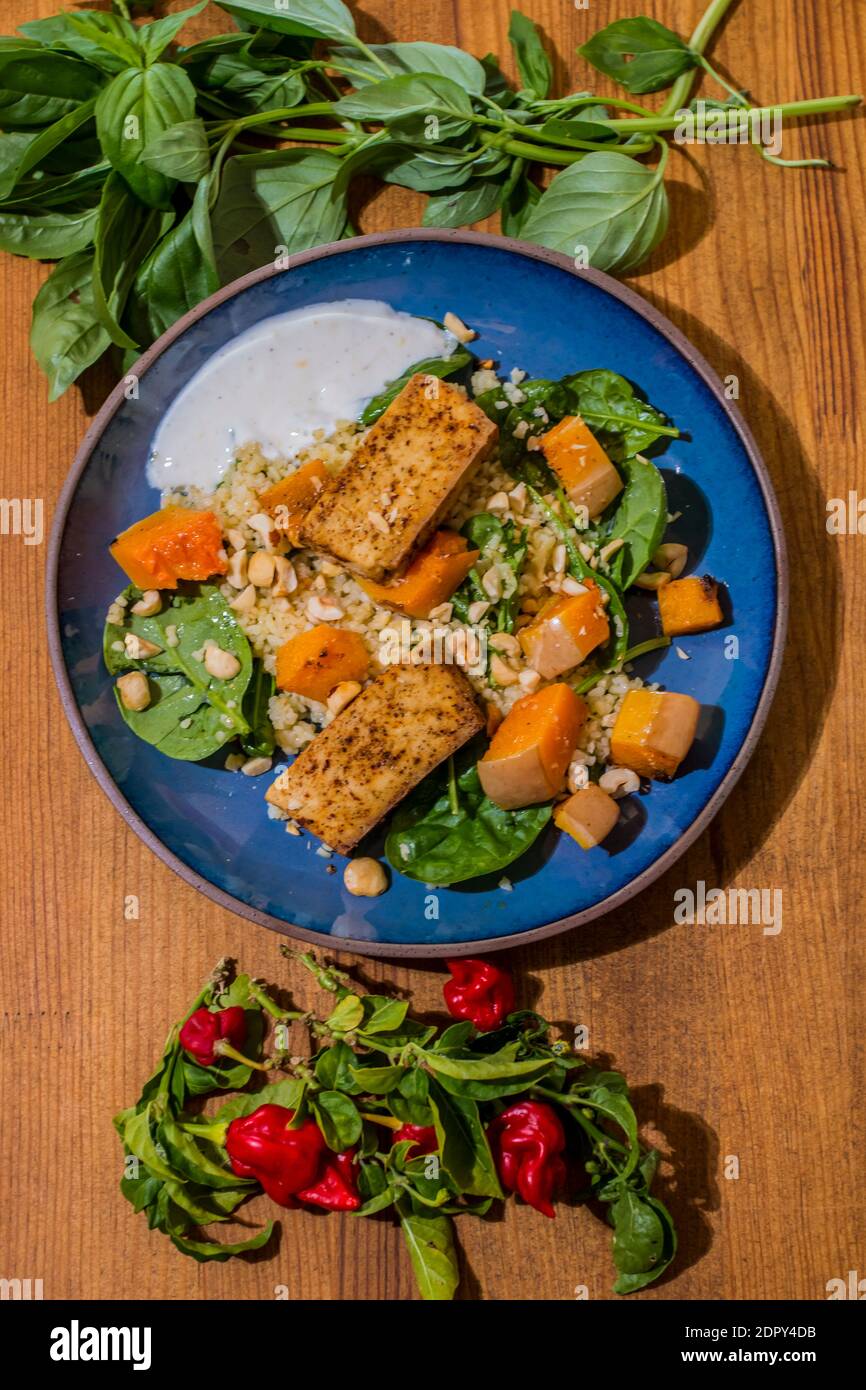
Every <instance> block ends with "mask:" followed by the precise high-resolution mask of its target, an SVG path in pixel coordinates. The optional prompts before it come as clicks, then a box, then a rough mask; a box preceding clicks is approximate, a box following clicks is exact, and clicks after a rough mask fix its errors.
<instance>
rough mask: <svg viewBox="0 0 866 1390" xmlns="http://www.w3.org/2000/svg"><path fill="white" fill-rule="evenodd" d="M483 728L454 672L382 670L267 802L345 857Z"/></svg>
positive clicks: (290, 770) (309, 747) (270, 793)
mask: <svg viewBox="0 0 866 1390" xmlns="http://www.w3.org/2000/svg"><path fill="white" fill-rule="evenodd" d="M483 727H484V716H483V715H482V713H481V710H480V709H479V707H478V704H477V703H476V700H475V696H474V694H473V691H472V687H471V685H470V684H469V682H468V680H467V679H466V677H465V676H464V674H463V672H462V671H461V670H459V669H458V668H457V667H455V666H389V667H388V668H387V669H386V670H385V671H384V672H383V673H382V675H381V676H377V677H376V679H375V680H374V681H371V683H370V684H369V685H368V686H366V687H365V689H364V690H362V691H361V694H360V695H358V696H357V697H356V698H355V699H354V700H353V701H352V703H351V704H350V705H348V706H347V707H346V709H344V710H343V711H342V712H341V713H340V714H338V715H337V717H336V719H335V720H334V721H333V723H331V724H329V725H328V726H327V728H325V729H323V730H322V732H321V733H320V734H318V735H317V736H316V738H314V739H313V741H312V743H310V744H308V745H307V747H306V748H305V749H304V750H303V752H301V753H299V754H298V756H297V758H296V759H295V761H294V762H293V763H292V765H291V767H288V768H286V770H285V772H283V773H282V774H281V775H280V776H279V777H278V778H277V779H276V781H275V782H274V783H273V784H272V786H271V787H270V788H269V789H268V791H267V793H266V796H267V800H268V801H270V802H272V803H273V804H274V805H275V806H279V807H280V809H281V810H283V811H285V812H286V813H287V814H288V815H289V816H291V817H292V819H293V820H295V821H297V823H298V825H301V826H303V827H304V828H305V829H306V830H310V831H312V833H313V834H314V835H317V836H318V837H319V839H320V840H324V842H325V844H327V845H330V846H331V848H332V849H335V850H338V851H339V852H340V853H341V854H348V852H349V850H351V849H353V848H354V847H355V845H356V844H357V843H358V841H359V840H361V839H363V837H364V836H365V835H366V834H367V832H368V831H370V830H372V829H373V827H374V826H375V825H377V824H378V822H379V821H380V820H381V819H382V817H383V816H386V815H387V814H388V812H389V811H390V810H392V809H393V807H394V806H396V805H397V803H398V802H400V801H402V800H403V797H404V796H406V794H407V793H408V792H410V791H411V790H412V788H413V787H414V786H417V784H418V783H419V782H420V781H421V779H422V778H424V777H426V776H427V774H428V772H432V770H433V768H434V767H436V766H437V765H438V764H439V763H441V762H442V761H443V759H445V758H447V757H448V756H449V755H450V754H451V753H454V752H456V750H457V749H458V748H460V747H462V745H463V744H464V743H466V742H467V740H468V739H470V738H471V737H472V736H473V734H477V733H479V732H480V730H481V729H482V728H483Z"/></svg>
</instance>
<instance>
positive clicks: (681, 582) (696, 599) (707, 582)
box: [658, 574, 724, 637]
mask: <svg viewBox="0 0 866 1390" xmlns="http://www.w3.org/2000/svg"><path fill="white" fill-rule="evenodd" d="M658 599H659V616H660V618H661V621H662V632H664V634H665V636H666V637H680V636H682V634H683V633H686V632H706V631H707V629H708V628H711V627H718V625H719V623H721V622H724V614H723V612H722V605H721V604H720V603H719V586H718V584H717V583H716V581H715V579H712V578H711V577H710V575H708V574H705V575H697V574H690V575H688V576H687V577H686V578H685V579H672V580H671V582H670V584H665V585H663V587H662V588H661V589H659V591H658Z"/></svg>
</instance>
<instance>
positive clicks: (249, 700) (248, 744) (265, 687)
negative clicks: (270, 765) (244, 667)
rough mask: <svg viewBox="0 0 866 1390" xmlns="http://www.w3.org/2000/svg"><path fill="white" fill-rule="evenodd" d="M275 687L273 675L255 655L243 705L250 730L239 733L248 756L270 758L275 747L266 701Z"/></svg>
mask: <svg viewBox="0 0 866 1390" xmlns="http://www.w3.org/2000/svg"><path fill="white" fill-rule="evenodd" d="M276 688H277V683H276V681H275V680H274V677H273V675H272V674H271V672H270V671H266V670H265V667H264V663H263V662H262V660H261V659H260V658H259V657H256V658H255V660H254V661H253V675H252V680H251V681H250V683H249V685H248V686H247V691H246V694H245V695H244V705H243V710H244V718H245V719H246V721H247V723H248V724H249V726H250V731H249V733H248V734H242V735H241V747H242V748H243V750H244V752H245V753H246V755H247V757H249V758H270V757H271V755H272V754H273V751H274V748H275V747H276V737H275V735H274V726H273V724H272V723H271V716H270V714H269V713H268V701H269V700H270V698H271V696H272V695H273V694H274V693H275V691H276Z"/></svg>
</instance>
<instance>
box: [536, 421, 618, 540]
mask: <svg viewBox="0 0 866 1390" xmlns="http://www.w3.org/2000/svg"><path fill="white" fill-rule="evenodd" d="M541 448H542V450H543V452H544V457H545V458H546V459H547V462H548V463H549V464H550V466H551V468H552V469H553V471H554V473H555V474H556V476H557V477H558V478H559V480H560V482H561V483H562V486H563V487H564V488H565V491H566V494H567V496H568V499H569V501H570V502H571V503H572V504H573V505H574V506H575V507H586V510H587V512H588V514H589V516H590V517H596V516H601V513H602V512H603V511H604V510H605V508H606V507H609V506H610V504H611V502H612V501H613V499H614V498H615V497H617V496H618V495H619V494H620V493H621V492H622V488H623V481H622V478H621V477H620V476H619V473H618V472H617V470H616V469H615V468H614V466H613V464H612V463H611V461H610V459H609V458H608V456H607V454H606V453H605V452H604V449H603V448H602V447H601V445H600V444H599V442H598V440H597V439H596V437H595V435H594V434H593V433H592V430H590V429H589V427H588V426H587V425H585V424H584V422H583V420H581V418H580V416H579V415H566V416H565V418H564V419H562V420H560V422H559V424H558V425H554V426H553V429H550V430H548V431H547V433H546V434H543V435H542V436H541Z"/></svg>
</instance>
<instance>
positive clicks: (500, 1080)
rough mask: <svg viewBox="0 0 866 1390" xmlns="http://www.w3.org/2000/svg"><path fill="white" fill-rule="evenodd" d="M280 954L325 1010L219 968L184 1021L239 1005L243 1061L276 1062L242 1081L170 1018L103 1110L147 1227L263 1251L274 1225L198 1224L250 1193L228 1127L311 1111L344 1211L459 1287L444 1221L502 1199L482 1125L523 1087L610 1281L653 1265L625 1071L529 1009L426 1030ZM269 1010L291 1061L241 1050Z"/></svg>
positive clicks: (650, 1158)
mask: <svg viewBox="0 0 866 1390" xmlns="http://www.w3.org/2000/svg"><path fill="white" fill-rule="evenodd" d="M281 950H282V952H283V954H284V955H286V956H287V957H289V958H290V959H292V960H294V961H296V962H298V963H299V964H300V965H302V966H303V967H304V968H305V969H307V970H308V971H309V972H310V973H311V974H312V975H313V976H314V978H315V980H316V982H317V983H318V985H319V987H320V988H321V989H322V990H324V991H325V992H327V993H328V994H330V995H331V997H332V1004H331V1007H330V1011H329V1012H328V1011H326V1012H324V1014H323V1015H322V1016H318V1015H317V1014H315V1013H313V1012H309V1011H301V1010H298V1009H284V1008H282V1007H281V1006H280V1005H279V1004H277V1003H276V1001H275V1000H274V998H273V997H272V995H271V994H270V993H269V992H268V991H267V990H266V989H265V988H264V986H263V985H262V984H261V983H260V982H258V981H255V980H251V979H250V978H249V977H248V976H246V975H238V976H237V978H236V979H234V980H233V981H232V980H231V978H230V974H229V972H228V969H227V966H226V963H225V962H220V964H219V966H218V967H217V970H216V971H215V972H214V974H213V976H211V978H210V979H209V980H208V981H207V983H206V985H205V987H204V989H203V990H202V992H201V993H200V994H199V995H198V997H197V999H196V1000H195V1001H194V1003H193V1005H192V1006H191V1008H190V1009H189V1010H188V1011H187V1013H186V1015H185V1018H188V1017H189V1015H190V1014H191V1013H192V1012H193V1011H194V1010H195V1009H197V1008H199V1007H201V1006H202V1005H204V1006H207V1007H212V1008H216V1009H222V1008H226V1007H229V1006H231V1005H238V1004H240V1005H241V1006H242V1007H243V1008H244V1009H245V1011H246V1018H247V1044H246V1047H247V1051H248V1052H250V1053H251V1060H253V1061H254V1062H255V1066H256V1068H257V1070H258V1071H259V1072H261V1071H267V1070H271V1069H280V1070H282V1071H283V1072H284V1073H286V1074H285V1075H284V1076H283V1077H282V1078H281V1079H279V1080H277V1081H274V1082H272V1083H271V1084H270V1085H265V1086H264V1087H261V1086H259V1088H257V1089H254V1090H251V1089H249V1083H250V1081H251V1078H252V1075H253V1073H252V1071H251V1069H250V1067H248V1066H246V1067H245V1066H241V1065H240V1064H234V1063H232V1062H231V1060H230V1059H223V1060H220V1062H219V1063H218V1064H217V1065H216V1066H214V1067H210V1068H203V1067H200V1066H199V1065H198V1064H197V1063H195V1062H193V1061H191V1059H190V1058H189V1057H188V1056H187V1055H186V1054H185V1053H184V1052H183V1049H182V1048H181V1046H180V1042H179V1032H180V1024H178V1025H176V1026H175V1027H174V1028H173V1029H172V1030H171V1033H170V1034H169V1038H168V1042H167V1044H166V1047H165V1050H164V1052H163V1056H162V1059H161V1061H160V1063H159V1066H158V1068H157V1070H156V1071H155V1073H154V1075H153V1076H152V1077H151V1078H150V1080H149V1081H148V1082H147V1083H146V1085H145V1087H144V1089H143V1091H142V1094H141V1097H140V1098H139V1100H138V1102H137V1103H136V1105H135V1106H133V1107H132V1108H130V1109H129V1110H124V1111H122V1112H121V1114H119V1115H118V1116H116V1118H115V1121H114V1123H115V1127H116V1128H117V1130H118V1133H119V1134H120V1137H121V1140H122V1142H123V1146H124V1153H125V1155H126V1157H125V1166H124V1176H123V1179H122V1181H121V1191H122V1192H123V1195H124V1196H125V1197H126V1198H127V1200H128V1201H130V1202H131V1203H132V1205H133V1207H134V1209H135V1210H136V1211H144V1212H145V1213H146V1215H147V1220H148V1225H149V1226H150V1228H151V1229H156V1230H161V1231H163V1232H164V1233H165V1234H167V1235H168V1236H170V1238H171V1239H172V1241H173V1243H174V1244H175V1246H176V1247H177V1248H178V1249H179V1250H180V1251H182V1253H184V1254H186V1255H190V1256H191V1257H192V1258H194V1259H196V1260H199V1261H208V1260H225V1259H228V1258H229V1257H230V1256H233V1255H239V1254H244V1253H246V1252H247V1251H250V1250H256V1249H259V1248H261V1247H262V1246H264V1245H266V1244H267V1243H268V1241H269V1240H270V1237H271V1233H272V1229H273V1225H272V1223H271V1222H268V1224H267V1225H266V1226H265V1227H264V1228H262V1229H261V1230H258V1231H256V1232H255V1234H254V1235H252V1236H251V1237H247V1238H245V1239H242V1240H239V1241H235V1242H224V1241H217V1240H214V1239H212V1238H208V1236H207V1234H206V1232H205V1231H203V1230H202V1229H201V1228H202V1227H207V1226H208V1225H210V1224H211V1223H224V1222H227V1221H229V1220H231V1218H232V1217H234V1216H235V1215H236V1213H237V1212H238V1209H239V1207H240V1206H241V1204H242V1203H243V1202H244V1201H245V1200H246V1199H247V1198H249V1197H251V1196H254V1195H256V1194H257V1193H258V1191H259V1188H258V1185H257V1184H256V1183H255V1182H254V1181H252V1180H250V1179H246V1178H239V1177H237V1176H236V1175H235V1174H234V1173H233V1172H232V1169H231V1165H230V1163H229V1161H228V1156H227V1154H226V1150H225V1137H226V1132H227V1129H228V1126H229V1124H230V1123H231V1121H232V1120H234V1119H237V1118H239V1117H241V1116H245V1115H249V1114H251V1113H252V1112H254V1111H255V1110H256V1109H257V1108H258V1107H259V1106H260V1105H262V1104H265V1103H268V1104H275V1105H282V1106H285V1107H286V1108H287V1109H290V1110H292V1111H294V1119H293V1121H292V1123H293V1125H295V1124H299V1123H301V1122H302V1121H303V1120H304V1119H306V1118H312V1119H313V1120H315V1122H316V1124H317V1125H318V1126H319V1128H320V1130H321V1131H322V1134H323V1136H324V1139H325V1142H326V1144H327V1145H328V1147H329V1148H330V1149H331V1150H333V1151H345V1150H347V1149H349V1148H353V1149H354V1150H355V1154H356V1158H355V1162H356V1165H357V1185H358V1189H359V1192H360V1195H361V1198H362V1205H361V1206H360V1208H359V1209H358V1211H357V1212H356V1213H355V1214H356V1215H359V1216H373V1215H376V1214H377V1213H379V1212H383V1211H387V1210H390V1211H392V1212H393V1214H394V1216H395V1218H396V1220H397V1221H398V1222H399V1224H400V1227H401V1229H402V1231H403V1235H404V1238H405V1241H406V1246H407V1249H408V1252H409V1255H410V1258H411V1260H412V1265H413V1269H414V1271H415V1275H416V1279H417V1282H418V1287H419V1291H420V1293H421V1296H422V1298H425V1299H431V1300H445V1299H450V1298H453V1296H454V1294H455V1292H456V1290H457V1287H458V1284H459V1267H458V1256H457V1249H456V1245H455V1240H454V1231H453V1219H454V1218H455V1217H458V1216H473V1215H474V1216H483V1215H484V1214H485V1213H486V1212H487V1211H489V1209H490V1207H491V1204H492V1203H493V1202H494V1201H497V1200H500V1199H502V1198H503V1196H504V1193H503V1190H502V1186H501V1184H500V1179H499V1175H498V1172H497V1166H496V1162H495V1160H494V1157H493V1153H492V1152H491V1148H490V1144H489V1142H488V1138H487V1132H486V1130H487V1126H488V1125H489V1123H490V1121H491V1120H492V1119H493V1118H494V1117H495V1116H496V1115H498V1114H499V1113H500V1112H501V1111H502V1110H503V1109H504V1108H505V1107H506V1105H511V1104H512V1103H513V1102H514V1101H516V1100H519V1099H531V1100H539V1101H544V1102H546V1103H548V1104H550V1105H551V1106H553V1107H554V1109H555V1110H556V1113H557V1115H558V1116H559V1117H560V1120H561V1123H562V1124H563V1126H564V1128H565V1132H566V1136H567V1152H568V1155H569V1159H570V1162H571V1164H572V1167H573V1171H574V1172H575V1173H579V1174H581V1175H582V1176H581V1177H580V1178H579V1179H578V1181H577V1182H576V1183H574V1182H572V1183H571V1184H570V1195H569V1196H568V1197H567V1198H566V1200H569V1201H571V1202H587V1201H589V1202H593V1203H596V1204H598V1207H599V1210H600V1211H604V1212H606V1215H607V1220H608V1221H609V1223H610V1225H611V1226H612V1227H613V1247H612V1249H613V1259H614V1264H615V1266H616V1269H617V1279H616V1283H615V1285H614V1288H615V1291H616V1292H617V1293H623V1294H625V1293H632V1292H634V1291H635V1290H636V1289H640V1288H643V1287H645V1285H647V1284H649V1283H651V1282H652V1281H653V1280H654V1279H657V1278H658V1276H659V1275H660V1274H661V1273H662V1272H663V1271H664V1270H665V1269H666V1268H667V1267H668V1265H669V1264H670V1262H671V1260H672V1259H673V1258H674V1255H675V1253H676V1233H675V1230H674V1226H673V1222H672V1220H671V1217H670V1214H669V1213H668V1211H667V1210H666V1208H665V1206H664V1204H663V1203H662V1202H661V1201H660V1200H659V1198H658V1197H656V1196H654V1195H653V1194H652V1192H651V1187H652V1183H653V1179H654V1177H655V1173H656V1168H657V1165H658V1158H659V1155H658V1154H657V1152H656V1151H655V1150H652V1149H649V1150H648V1149H646V1148H645V1147H644V1146H643V1145H642V1144H641V1142H640V1139H639V1135H638V1121H637V1117H636V1115H635V1112H634V1109H633V1107H632V1104H631V1101H630V1099H629V1092H628V1086H627V1084H626V1081H625V1079H624V1077H623V1076H621V1075H620V1074H619V1073H618V1072H613V1071H602V1070H600V1069H598V1068H596V1067H593V1066H592V1065H590V1064H589V1063H588V1062H587V1061H586V1059H585V1058H583V1057H581V1056H580V1055H578V1054H577V1053H575V1052H574V1051H573V1050H572V1048H571V1047H570V1046H569V1045H568V1044H567V1043H566V1042H564V1041H555V1040H552V1039H551V1037H550V1025H549V1024H548V1023H547V1022H546V1020H545V1019H543V1018H541V1017H540V1016H539V1015H538V1014H537V1013H534V1012H531V1011H529V1010H521V1011H518V1012H515V1013H512V1014H510V1015H509V1016H508V1017H507V1018H506V1020H505V1021H504V1023H503V1024H502V1025H501V1026H500V1027H499V1028H497V1029H496V1030H495V1031H493V1032H487V1033H479V1032H478V1031H477V1030H476V1029H475V1028H474V1026H473V1025H472V1024H471V1023H468V1022H459V1023H450V1024H449V1025H448V1026H446V1027H445V1028H440V1027H437V1026H436V1025H434V1024H427V1023H422V1022H420V1021H419V1020H418V1019H415V1018H413V1017H412V1016H411V1014H410V1013H409V1004H408V1002H407V1001H406V1000H405V999H401V998H397V997H394V996H392V995H384V994H374V993H364V992H363V991H361V990H360V989H359V988H358V987H357V986H356V985H355V983H354V981H353V980H352V979H351V977H350V976H349V975H348V974H347V973H346V972H344V971H342V970H338V969H336V968H335V967H334V966H331V965H327V964H321V963H320V962H319V961H318V960H317V959H316V957H315V955H314V954H313V953H312V952H309V951H308V952H298V951H293V950H292V949H291V948H289V947H287V946H284V947H281ZM267 1022H271V1023H275V1024H277V1025H278V1026H279V1027H280V1028H282V1029H285V1028H286V1027H287V1026H288V1025H289V1024H290V1023H292V1022H297V1023H299V1024H301V1025H303V1026H306V1027H307V1028H308V1029H309V1030H310V1035H311V1037H312V1039H313V1049H314V1050H313V1051H312V1053H311V1054H310V1055H309V1056H308V1057H303V1058H302V1057H299V1056H292V1057H289V1056H288V1055H287V1049H286V1048H285V1047H284V1046H282V1043H283V1042H284V1039H283V1038H280V1043H281V1046H280V1047H279V1048H278V1050H277V1051H276V1052H275V1054H274V1055H273V1056H272V1057H270V1058H265V1059H264V1060H256V1059H259V1058H261V1057H262V1050H261V1038H262V1032H263V1029H264V1025H265V1024H266V1023H267ZM226 1090H233V1091H235V1092H237V1094H235V1095H233V1096H232V1097H231V1099H229V1100H227V1101H224V1102H223V1104H222V1105H221V1106H220V1107H219V1108H218V1109H217V1110H216V1112H215V1113H213V1114H212V1115H210V1116H204V1115H202V1114H201V1113H195V1114H194V1113H192V1112H191V1111H190V1110H189V1108H188V1107H189V1102H190V1100H191V1098H192V1097H195V1096H197V1097H201V1096H205V1095H208V1094H211V1093H217V1094H218V1093H220V1092H224V1091H226ZM403 1124H411V1125H418V1126H429V1127H431V1128H432V1129H433V1130H434V1131H435V1134H436V1140H437V1154H436V1155H435V1156H431V1155H429V1154H428V1155H422V1156H421V1157H416V1158H412V1157H410V1153H411V1148H412V1144H411V1143H410V1142H406V1141H399V1142H397V1143H394V1142H393V1139H394V1133H395V1131H396V1130H398V1129H399V1128H400V1126H401V1125H403ZM434 1157H435V1161H434ZM489 1230H490V1231H494V1230H495V1227H490V1228H489Z"/></svg>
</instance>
